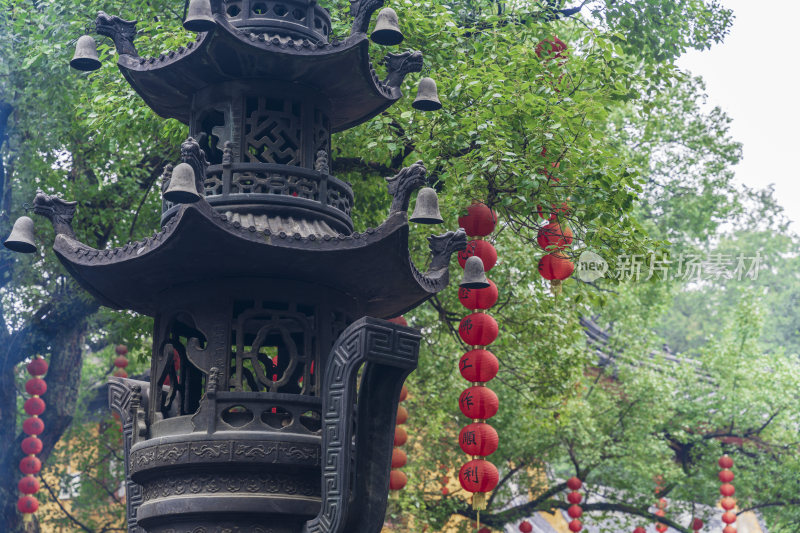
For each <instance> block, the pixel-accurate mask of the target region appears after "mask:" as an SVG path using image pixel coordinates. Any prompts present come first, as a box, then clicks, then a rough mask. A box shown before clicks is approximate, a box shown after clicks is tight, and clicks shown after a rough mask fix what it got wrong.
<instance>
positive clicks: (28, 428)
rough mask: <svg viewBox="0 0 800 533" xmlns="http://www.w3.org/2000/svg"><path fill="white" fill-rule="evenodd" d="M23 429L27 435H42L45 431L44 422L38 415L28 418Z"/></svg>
mask: <svg viewBox="0 0 800 533" xmlns="http://www.w3.org/2000/svg"><path fill="white" fill-rule="evenodd" d="M22 431H23V432H24V433H25V434H26V435H41V434H42V431H44V422H42V419H41V418H38V417H36V416H34V417H32V418H28V419H27V420H25V422H23V423H22Z"/></svg>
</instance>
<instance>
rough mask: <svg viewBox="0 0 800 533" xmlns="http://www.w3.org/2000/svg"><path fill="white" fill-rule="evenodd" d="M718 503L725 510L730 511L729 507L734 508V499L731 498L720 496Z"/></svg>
mask: <svg viewBox="0 0 800 533" xmlns="http://www.w3.org/2000/svg"><path fill="white" fill-rule="evenodd" d="M719 504H720V506H722V508H723V509H725V510H726V511H730V510H731V509H734V508H735V507H736V500H734V499H733V498H722V500H721V501H720V502H719Z"/></svg>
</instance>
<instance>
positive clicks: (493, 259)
mask: <svg viewBox="0 0 800 533" xmlns="http://www.w3.org/2000/svg"><path fill="white" fill-rule="evenodd" d="M473 255H477V256H478V257H480V258H481V261H483V271H484V272H489V271H490V270H491V269H492V268H493V267H494V265H495V264H497V250H495V249H494V246H492V245H491V243H489V242H487V241H483V240H477V241H469V242H468V243H467V247H466V248H465V249H463V250H461V251H460V252H458V264H459V265H461V268H464V265H466V264H467V259H469V258H470V257H472V256H473Z"/></svg>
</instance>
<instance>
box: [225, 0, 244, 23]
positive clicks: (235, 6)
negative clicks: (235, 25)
mask: <svg viewBox="0 0 800 533" xmlns="http://www.w3.org/2000/svg"><path fill="white" fill-rule="evenodd" d="M225 14H226V15H227V17H228V18H229V19H240V18H242V17H241V15H242V0H225Z"/></svg>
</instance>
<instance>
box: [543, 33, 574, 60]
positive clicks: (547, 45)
mask: <svg viewBox="0 0 800 533" xmlns="http://www.w3.org/2000/svg"><path fill="white" fill-rule="evenodd" d="M566 51H567V45H566V43H564V41H562V40H561V39H559V38H558V37H556V36H555V35H554V36H553V37H552V38H550V39H545V40H544V41H541V42H540V43H539V44H537V45H536V57H539V58H541V57H542V56H549V55H551V54H555V56H554V57H559V58H561V57H563V53H564V52H566Z"/></svg>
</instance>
